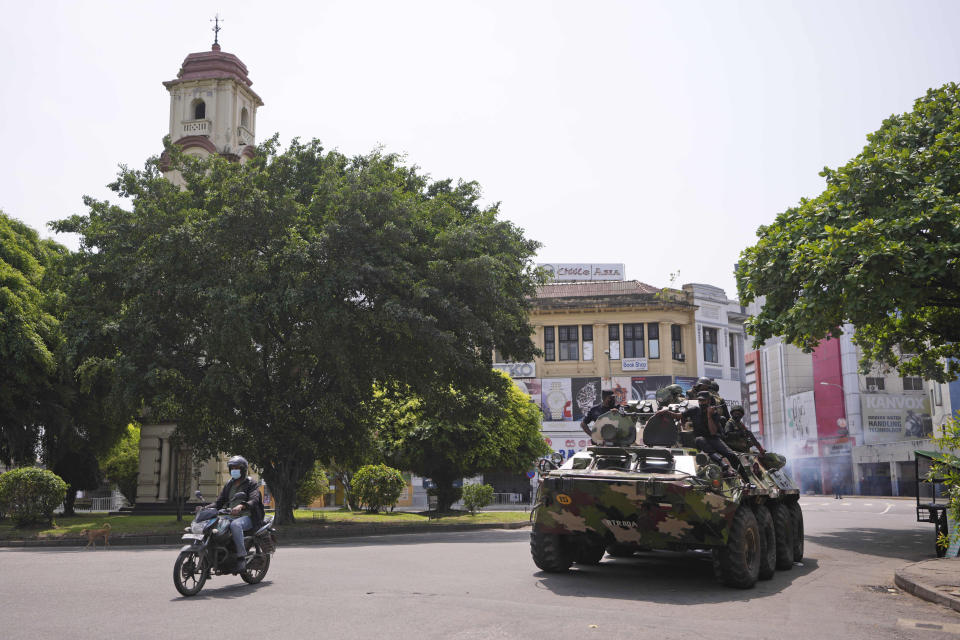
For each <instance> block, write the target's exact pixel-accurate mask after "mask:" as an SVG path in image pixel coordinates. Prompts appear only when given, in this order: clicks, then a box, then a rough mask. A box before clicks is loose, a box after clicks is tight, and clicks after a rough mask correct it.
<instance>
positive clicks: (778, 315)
mask: <svg viewBox="0 0 960 640" xmlns="http://www.w3.org/2000/svg"><path fill="white" fill-rule="evenodd" d="M867 140H868V142H867V145H866V146H865V147H864V149H863V151H862V152H861V153H860V154H859V155H858V156H856V157H855V158H853V159H852V160H850V161H849V162H848V163H847V164H846V165H844V166H842V167H840V168H838V169H835V170H833V169H829V168H825V169H824V170H823V171H822V172H821V174H820V175H822V176H824V177H825V178H826V183H827V188H826V190H825V191H824V192H823V193H821V194H820V195H819V196H817V197H815V198H812V199H804V200H801V202H800V203H799V205H797V206H796V207H792V208H790V209H787V210H786V211H784V212H783V213H781V214H780V215H778V216H777V218H776V220H775V221H774V222H773V224H771V225H769V226H762V227H760V228H759V229H758V230H757V237H758V238H759V240H758V241H757V243H756V244H755V245H754V246H752V247H749V248H747V249H745V250H744V251H743V253H742V254H741V259H740V262H739V263H738V265H737V267H736V277H737V289H738V292H739V295H740V299H741V301H742V302H743V303H744V304H747V303H749V302H751V301H753V300H757V299H762V301H763V309H762V311H761V312H760V313H759V314H758V315H757V316H756V317H755V318H753V319H752V320H751V321H750V323H749V324H748V331H749V332H750V334H751V335H753V336H754V337H755V338H756V339H757V340H758V341H759V342H760V343H761V344H762V343H763V341H765V340H766V339H768V338H770V337H773V336H784V338H785V339H786V340H787V341H788V342H791V343H793V344H795V345H798V346H800V347H802V348H804V349H805V350H808V351H809V350H811V349H813V348H814V347H815V346H816V345H817V344H818V343H819V342H820V341H821V340H822V339H824V338H826V337H828V336H833V337H837V336H839V334H840V327H841V325H843V324H844V323H847V322H849V323H853V324H854V325H855V327H856V333H855V336H854V340H855V342H856V343H857V344H858V345H859V346H860V347H861V349H862V353H863V362H864V364H866V363H880V364H885V365H888V366H892V367H896V368H897V369H898V370H899V371H900V373H901V375H921V376H924V377H926V378H928V379H935V380H938V381H941V382H942V381H945V380H948V379H953V378H955V377H956V376H957V374H958V373H960V363H958V362H957V361H956V360H955V358H957V357H960V288H958V287H957V283H958V282H960V87H958V85H956V84H954V83H950V84H948V85H945V86H943V87H941V88H939V89H931V90H930V91H928V92H927V94H926V96H924V97H923V98H920V99H918V100H917V101H916V102H915V104H914V108H913V110H912V111H910V112H908V113H904V114H901V115H894V116H891V117H889V118H887V119H886V120H885V121H884V122H883V125H882V126H881V127H880V129H879V130H877V131H876V132H874V133H872V134H870V135H869V136H868V137H867Z"/></svg>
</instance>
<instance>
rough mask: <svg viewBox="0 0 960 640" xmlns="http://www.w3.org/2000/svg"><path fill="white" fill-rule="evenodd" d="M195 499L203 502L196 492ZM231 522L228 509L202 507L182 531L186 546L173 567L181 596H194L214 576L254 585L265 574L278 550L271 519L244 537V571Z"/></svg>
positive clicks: (174, 578) (181, 549) (174, 581)
mask: <svg viewBox="0 0 960 640" xmlns="http://www.w3.org/2000/svg"><path fill="white" fill-rule="evenodd" d="M196 496H197V498H199V499H200V500H201V501H203V496H202V495H201V494H200V492H199V491H197V492H196ZM231 520H232V518H231V517H230V510H229V509H220V510H219V511H218V510H216V509H214V508H212V507H205V508H201V509H199V510H198V511H197V513H196V515H195V516H194V518H193V522H191V523H190V526H189V527H186V528H185V529H184V531H185V533H184V534H183V538H182V540H183V541H184V542H186V543H187V544H185V545H184V546H183V547H181V548H180V555H178V556H177V561H176V563H174V565H173V584H174V586H175V587H176V588H177V591H179V592H180V593H181V594H183V595H185V596H194V595H197V594H198V593H200V590H201V589H203V585H204V584H205V583H206V582H207V580H208V579H209V578H211V577H212V576H214V575H218V576H220V575H224V574H230V575H239V576H240V578H241V579H242V580H243V581H244V582H246V583H247V584H257V583H258V582H260V581H261V580H263V578H264V577H265V576H266V575H267V570H268V569H270V556H271V555H273V553H274V552H275V551H276V550H277V538H276V535H275V534H276V529H274V528H273V516H271V517H270V518H269V519H267V520H265V521H264V523H263V525H262V526H261V527H260V528H259V529H257V530H256V531H254V532H252V533H251V532H247V533H246V534H244V537H243V544H244V546H245V547H246V550H247V564H246V566H245V567H244V568H243V569H239V567H238V564H239V561H238V559H237V550H236V544H235V543H234V541H233V535H232V534H231V532H230V522H231Z"/></svg>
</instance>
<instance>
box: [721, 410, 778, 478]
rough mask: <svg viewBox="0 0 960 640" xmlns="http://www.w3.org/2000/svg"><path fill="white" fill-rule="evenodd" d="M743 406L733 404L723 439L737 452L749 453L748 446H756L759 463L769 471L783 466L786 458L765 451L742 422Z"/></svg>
mask: <svg viewBox="0 0 960 640" xmlns="http://www.w3.org/2000/svg"><path fill="white" fill-rule="evenodd" d="M743 415H744V411H743V407H741V406H739V405H735V406H734V407H733V409H731V410H730V420H728V421H727V424H726V429H725V430H724V434H723V440H724V442H726V443H727V446H729V447H730V448H731V449H733V450H734V451H736V452H738V453H749V452H750V447H756V449H757V451H758V452H759V453H760V464H762V465H763V466H764V467H765V468H767V469H770V470H771V471H776V470H777V469H781V468H783V466H784V465H785V464H786V463H787V459H786V458H784V457H783V456H781V455H780V454H777V453H773V452H772V451H767V450H766V449H764V448H763V445H761V444H760V441H759V440H757V437H756V436H755V435H753V432H752V431H750V429H748V428H747V425H745V424H743Z"/></svg>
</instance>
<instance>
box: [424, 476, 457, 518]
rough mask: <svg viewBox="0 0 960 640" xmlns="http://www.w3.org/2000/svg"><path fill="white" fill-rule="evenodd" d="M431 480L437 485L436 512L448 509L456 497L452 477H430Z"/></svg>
mask: <svg viewBox="0 0 960 640" xmlns="http://www.w3.org/2000/svg"><path fill="white" fill-rule="evenodd" d="M431 480H433V482H434V483H435V484H436V485H437V512H438V513H446V512H448V511H450V508H451V507H452V506H453V503H454V502H456V501H457V497H458V496H457V489H456V487H454V486H453V478H431Z"/></svg>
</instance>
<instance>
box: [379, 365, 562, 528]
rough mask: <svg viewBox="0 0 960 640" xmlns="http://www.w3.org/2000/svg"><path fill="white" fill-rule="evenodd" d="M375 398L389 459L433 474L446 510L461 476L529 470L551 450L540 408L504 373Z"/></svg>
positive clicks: (423, 473) (422, 473)
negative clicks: (482, 382) (477, 382)
mask: <svg viewBox="0 0 960 640" xmlns="http://www.w3.org/2000/svg"><path fill="white" fill-rule="evenodd" d="M374 404H375V405H378V408H377V409H375V412H376V413H377V415H378V416H379V421H380V425H379V429H378V435H379V437H380V439H381V441H382V443H383V447H384V452H385V455H386V458H387V460H388V461H390V463H391V464H393V465H394V466H396V467H398V468H400V469H405V470H409V471H412V472H414V473H416V474H417V475H420V476H423V477H426V478H430V479H431V480H433V482H434V483H435V484H436V491H437V509H438V510H439V511H447V510H449V509H450V506H451V505H452V504H453V502H454V501H455V500H456V492H455V490H454V486H453V485H454V482H455V481H457V480H460V479H461V478H469V477H472V476H475V475H477V474H479V473H484V472H492V471H515V472H522V471H526V470H529V469H532V468H533V465H534V462H535V461H536V459H537V458H539V457H541V456H544V455H546V454H548V453H549V452H550V448H549V447H548V446H547V443H546V442H545V441H544V439H543V436H542V435H541V433H540V424H541V421H542V415H541V413H540V408H539V407H538V406H537V405H536V404H534V403H532V402H530V399H529V397H528V396H527V395H526V394H524V393H523V392H522V391H520V390H519V389H518V388H517V387H516V386H515V385H514V384H513V383H512V382H511V381H510V379H509V378H507V377H506V376H504V375H502V374H500V375H497V376H496V377H495V378H493V379H492V381H491V384H490V385H489V386H488V387H487V388H486V389H482V390H481V389H473V390H471V391H468V392H464V391H462V390H459V389H456V388H452V387H448V388H447V389H445V390H444V391H443V392H441V393H434V394H431V395H430V397H428V398H424V397H422V396H420V395H418V394H416V393H411V392H409V391H406V390H399V389H394V390H392V391H386V392H382V391H381V392H378V394H377V396H376V398H375V401H374Z"/></svg>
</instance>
